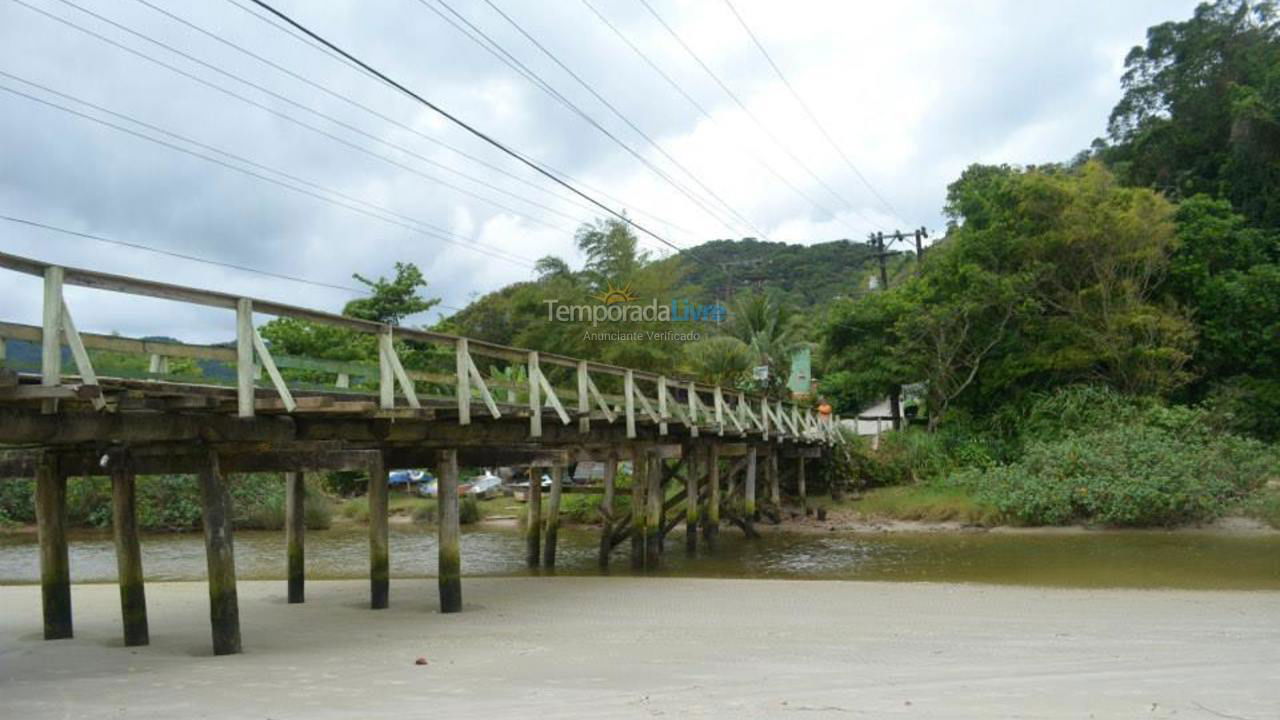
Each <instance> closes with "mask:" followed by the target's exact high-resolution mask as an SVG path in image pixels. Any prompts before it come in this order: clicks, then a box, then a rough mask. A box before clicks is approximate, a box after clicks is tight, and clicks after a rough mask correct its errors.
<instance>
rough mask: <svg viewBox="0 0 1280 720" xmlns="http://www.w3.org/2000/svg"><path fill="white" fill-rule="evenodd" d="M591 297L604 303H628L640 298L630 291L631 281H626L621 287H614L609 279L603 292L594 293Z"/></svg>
mask: <svg viewBox="0 0 1280 720" xmlns="http://www.w3.org/2000/svg"><path fill="white" fill-rule="evenodd" d="M593 297H594V298H595V299H597V300H599V301H600V302H602V303H604V304H605V305H615V304H617V303H629V302H634V301H636V300H639V299H640V298H639V297H638V296H637V295H636V294H635V293H633V292H632V291H631V283H627V284H626V285H623V286H622V287H615V286H614V284H613V281H612V280H610V281H609V286H608V288H606V289H605V291H604V292H602V293H600V294H599V295H594V296H593Z"/></svg>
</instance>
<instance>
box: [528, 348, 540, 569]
mask: <svg viewBox="0 0 1280 720" xmlns="http://www.w3.org/2000/svg"><path fill="white" fill-rule="evenodd" d="M541 374H542V370H541V368H539V366H538V352H537V351H536V350H530V351H529V436H530V437H542V383H540V382H538V376H539V375H541ZM530 477H531V478H532V476H530ZM529 482H530V483H532V482H533V480H532V479H530V481H529ZM529 491H530V495H529V497H530V498H532V497H533V494H532V493H533V486H532V484H531V485H530V487H529ZM535 563H536V561H535Z"/></svg>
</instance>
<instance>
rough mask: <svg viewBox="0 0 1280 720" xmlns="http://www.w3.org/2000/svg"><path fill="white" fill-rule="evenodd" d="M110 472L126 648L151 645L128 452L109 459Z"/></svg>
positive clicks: (130, 463)
mask: <svg viewBox="0 0 1280 720" xmlns="http://www.w3.org/2000/svg"><path fill="white" fill-rule="evenodd" d="M108 461H109V464H110V468H111V534H112V538H113V540H114V541H115V546H116V575H117V577H118V579H119V583H120V617H121V620H122V622H123V625H124V644H125V645H126V646H127V647H134V646H139V645H147V644H149V643H150V642H151V636H150V632H149V631H148V629H147V594H146V589H145V587H144V585H143V576H142V546H141V544H140V543H139V541H138V506H137V491H136V487H135V475H134V470H133V461H132V459H131V458H130V457H129V454H128V453H127V452H122V453H116V454H112V455H111V456H109V459H108Z"/></svg>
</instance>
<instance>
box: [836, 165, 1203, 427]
mask: <svg viewBox="0 0 1280 720" xmlns="http://www.w3.org/2000/svg"><path fill="white" fill-rule="evenodd" d="M947 208H948V212H949V214H950V215H951V217H952V220H953V222H952V225H951V228H950V232H949V234H948V237H947V239H946V240H945V241H943V242H941V243H939V244H938V245H937V247H935V248H934V249H933V251H932V254H931V255H929V256H928V257H927V258H926V261H925V262H924V263H923V264H922V265H921V267H920V269H919V272H918V273H917V274H916V275H914V276H912V277H910V279H908V280H907V281H906V282H905V283H902V284H900V285H898V286H896V287H894V288H892V289H890V290H888V291H884V292H879V293H875V294H873V295H872V296H870V297H868V298H866V299H864V300H861V301H849V302H845V303H842V304H840V305H838V306H836V307H835V308H834V310H833V312H832V313H831V314H830V316H829V318H828V323H827V326H826V329H825V345H824V351H825V352H824V354H825V355H826V356H827V357H828V358H829V360H828V364H829V372H830V371H831V370H834V371H835V373H834V376H832V375H829V376H828V379H827V382H826V384H824V391H829V392H831V394H833V395H836V396H837V397H844V398H860V399H862V400H870V399H873V398H875V397H878V396H882V393H884V392H885V391H887V390H888V389H889V388H890V387H892V386H893V385H897V384H906V383H913V382H921V381H923V382H925V383H926V387H927V388H928V390H927V398H928V401H929V411H930V414H931V416H933V417H934V421H935V422H936V418H937V417H941V416H942V414H943V413H944V412H945V411H946V409H947V408H948V407H949V406H950V405H952V404H953V403H956V402H959V403H961V404H964V405H966V406H967V407H968V408H969V409H971V410H989V409H990V408H992V407H994V406H997V405H1000V404H1002V403H1004V402H1007V401H1009V400H1010V399H1012V398H1013V397H1015V396H1016V395H1018V394H1020V393H1023V392H1026V391H1027V390H1031V389H1036V388H1044V387H1052V386H1054V385H1059V384H1066V383H1072V382H1080V381H1092V382H1103V383H1106V384H1109V385H1111V386H1113V387H1116V388H1117V389H1120V390H1122V391H1124V392H1130V393H1151V392H1154V393H1160V392H1167V391H1169V390H1171V389H1173V388H1176V387H1178V386H1179V385H1181V384H1183V383H1185V382H1186V381H1187V379H1188V373H1187V372H1186V368H1185V366H1186V364H1187V361H1188V359H1189V357H1190V351H1191V349H1192V347H1193V344H1194V330H1193V328H1192V326H1191V323H1190V322H1189V321H1188V319H1187V318H1186V317H1185V316H1184V315H1183V314H1182V313H1180V312H1178V311H1176V310H1174V309H1171V308H1169V307H1166V306H1163V305H1161V304H1159V303H1157V302H1156V301H1155V297H1154V295H1155V286H1156V285H1157V283H1158V282H1159V281H1160V280H1161V278H1162V277H1163V273H1164V271H1165V268H1166V266H1167V262H1168V257H1169V253H1170V250H1171V248H1172V246H1173V238H1174V225H1173V220H1172V216H1173V207H1172V206H1171V205H1170V204H1169V203H1168V202H1167V201H1165V200H1164V199H1163V198H1162V197H1161V196H1160V195H1158V194H1157V193H1154V192H1152V191H1150V190H1146V189H1140V188H1123V187H1120V186H1119V184H1118V183H1117V182H1116V180H1115V178H1114V177H1113V176H1112V175H1111V174H1110V173H1109V172H1108V171H1107V170H1106V169H1105V168H1103V167H1102V166H1101V165H1100V164H1098V163H1096V162H1090V163H1087V164H1085V165H1084V166H1082V167H1080V168H1078V169H1074V170H1066V169H1062V168H1056V167H1050V168H1043V169H1031V170H1025V171H1023V170H1017V169H1014V168H1010V167H984V166H974V167H971V168H969V169H968V170H967V171H965V173H964V174H963V175H962V176H961V178H960V179H959V180H958V181H957V182H956V183H954V184H953V185H952V186H951V187H950V188H949V193H948V206H947Z"/></svg>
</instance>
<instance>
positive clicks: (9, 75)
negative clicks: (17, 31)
mask: <svg viewBox="0 0 1280 720" xmlns="http://www.w3.org/2000/svg"><path fill="white" fill-rule="evenodd" d="M0 76H3V77H7V78H10V79H12V80H17V81H18V82H20V83H22V84H24V85H28V86H30V87H33V88H36V89H38V90H42V91H44V92H46V93H49V94H50V95H56V96H58V97H60V98H63V99H65V100H70V101H72V102H75V103H79V104H81V105H84V106H85V107H89V108H93V109H94V110H97V111H98V112H100V113H105V114H107V115H111V116H112V117H116V118H119V119H121V120H124V121H125V122H130V123H133V124H134V125H138V126H141V127H144V128H146V129H148V130H150V131H152V132H156V133H160V134H161V135H165V136H168V137H170V138H173V139H174V140H177V141H179V142H184V143H187V144H188V145H194V146H195V147H198V148H200V149H202V150H208V151H210V152H213V153H217V154H218V155H222V156H223V157H227V158H230V159H232V160H234V161H236V162H239V163H243V164H245V165H248V166H250V167H254V168H257V169H259V170H263V171H266V172H269V173H273V174H275V175H279V176H281V177H283V178H285V179H287V180H289V181H291V182H295V183H298V184H300V185H305V186H307V187H310V188H312V189H315V190H318V191H320V192H326V193H329V194H331V195H335V196H337V197H340V198H342V199H344V200H347V201H349V202H353V203H356V204H358V205H363V206H365V207H367V208H370V209H372V210H374V211H376V212H380V213H385V214H387V215H391V216H393V217H398V218H400V219H402V220H406V221H408V222H412V223H416V224H418V225H422V226H423V227H426V228H429V229H430V230H432V231H434V232H437V233H442V234H444V235H448V236H451V237H453V238H455V239H456V240H457V241H458V242H461V243H463V244H465V245H469V244H471V243H472V241H470V240H467V239H466V238H464V237H462V236H461V235H458V234H457V233H454V232H451V231H449V230H446V229H445V228H442V227H440V226H439V225H434V224H432V223H428V222H425V221H423V220H419V219H417V218H414V217H412V216H409V215H402V214H400V213H398V212H396V211H394V210H390V209H388V208H384V207H382V206H381V205H376V204H374V203H371V202H368V201H366V200H362V199H360V198H357V197H354V196H352V195H348V194H346V193H344V192H341V191H338V190H334V189H332V188H328V187H325V186H324V185H320V184H318V183H315V182H312V181H310V180H307V179H305V178H301V177H298V176H297V175H292V174H290V173H287V172H285V171H283V170H280V169H278V168H273V167H271V166H269V165H263V164H262V163H259V162H256V161H254V160H250V159H248V158H245V157H242V156H240V155H236V154H234V153H231V152H228V151H226V150H223V149H221V148H218V147H214V146H213V145H208V144H205V143H202V142H199V141H197V140H192V139H191V138H189V137H186V136H184V135H180V134H178V133H175V132H172V131H170V130H166V129H164V128H162V127H159V126H158V125H153V124H151V123H148V122H144V121H142V120H139V119H137V118H135V117H132V116H130V115H125V114H124V113H119V112H116V111H114V110H111V109H109V108H105V107H103V106H101V105H96V104H94V103H91V102H89V101H87V100H84V99H81V98H78V97H76V96H74V95H68V94H67V93H63V92H59V91H57V90H54V89H53V88H50V87H48V86H46V85H41V84H40V83H37V82H32V81H31V80H27V79H25V78H23V77H20V76H18V75H14V74H12V73H9V72H6V71H4V70H0ZM0 87H3V86H0ZM55 107H56V106H55ZM475 244H476V245H478V246H480V247H483V248H488V249H490V250H492V251H494V252H498V253H501V254H503V255H506V256H508V257H510V258H512V259H514V260H518V261H521V262H522V263H525V264H528V263H530V262H532V260H531V259H530V258H526V257H522V256H520V255H516V254H515V253H512V252H508V251H506V250H503V249H502V248H498V247H494V246H491V245H486V244H484V243H475Z"/></svg>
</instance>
